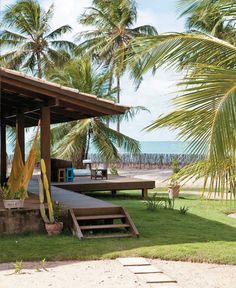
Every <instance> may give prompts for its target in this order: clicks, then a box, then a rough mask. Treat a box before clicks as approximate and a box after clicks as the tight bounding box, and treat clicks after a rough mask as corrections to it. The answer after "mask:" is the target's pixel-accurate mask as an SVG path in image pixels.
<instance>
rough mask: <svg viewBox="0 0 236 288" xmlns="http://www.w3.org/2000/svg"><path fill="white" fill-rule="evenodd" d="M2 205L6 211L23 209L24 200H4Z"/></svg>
mask: <svg viewBox="0 0 236 288" xmlns="http://www.w3.org/2000/svg"><path fill="white" fill-rule="evenodd" d="M3 205H4V207H5V208H6V209H14V208H18V209H19V208H23V207H24V200H22V199H11V200H8V199H4V200H3Z"/></svg>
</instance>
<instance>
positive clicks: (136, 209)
mask: <svg viewBox="0 0 236 288" xmlns="http://www.w3.org/2000/svg"><path fill="white" fill-rule="evenodd" d="M130 194H131V193H130ZM134 194H136V193H134ZM97 195H100V198H102V199H104V200H106V201H111V202H113V203H115V204H118V205H122V206H124V207H126V208H127V209H128V211H129V213H130V215H131V217H132V218H133V220H134V222H135V224H136V226H137V228H138V230H139V233H140V237H139V238H138V239H134V238H122V239H97V240H82V241H80V240H78V239H77V238H75V237H72V236H71V234H70V233H69V232H67V233H66V232H65V233H64V234H63V235H60V236H56V237H48V236H47V235H45V234H28V235H17V236H1V237H0V261H1V262H9V261H16V260H23V261H26V260H40V259H43V258H46V259H47V260H69V259H80V260H89V259H102V258H115V257H119V256H128V255H129V256H131V255H133V256H134V255H135V256H137V255H138V256H144V257H151V258H161V259H172V260H184V261H185V260H186V261H187V260H188V261H196V262H212V263H228V264H236V220H235V219H232V218H229V217H227V216H226V215H225V213H223V211H224V212H225V211H234V210H235V211H236V208H235V207H229V206H225V204H222V203H221V202H219V201H203V200H200V199H198V198H197V197H196V196H191V195H187V196H184V198H181V199H178V200H176V201H175V210H165V209H159V210H157V211H155V212H150V211H148V210H146V208H145V206H144V203H143V201H142V200H141V199H139V198H138V197H137V196H132V197H131V196H130V197H127V196H126V193H125V194H123V193H121V194H118V196H117V197H116V198H111V196H110V195H109V194H106V193H103V194H102V196H101V194H97ZM97 195H96V197H97ZM137 195H140V193H137ZM180 206H187V207H189V212H188V214H187V215H180V214H179V212H178V209H179V207H180Z"/></svg>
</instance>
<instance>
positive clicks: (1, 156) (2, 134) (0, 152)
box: [0, 119, 7, 184]
mask: <svg viewBox="0 0 236 288" xmlns="http://www.w3.org/2000/svg"><path fill="white" fill-rule="evenodd" d="M0 130H1V131H0V138H1V139H0V140H1V141H0V146H1V147H0V161H1V164H0V166H1V169H0V174H1V175H0V176H1V177H0V178H1V184H3V183H4V182H5V181H6V175H7V151H6V125H5V123H4V121H3V119H1V122H0Z"/></svg>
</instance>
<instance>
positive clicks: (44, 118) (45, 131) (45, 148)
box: [40, 106, 51, 190]
mask: <svg viewBox="0 0 236 288" xmlns="http://www.w3.org/2000/svg"><path fill="white" fill-rule="evenodd" d="M50 136H51V135H50V107H49V106H43V107H41V135H40V139H41V158H42V159H44V161H45V165H46V169H47V178H48V183H49V187H50V190H51V153H50V145H51V143H50Z"/></svg>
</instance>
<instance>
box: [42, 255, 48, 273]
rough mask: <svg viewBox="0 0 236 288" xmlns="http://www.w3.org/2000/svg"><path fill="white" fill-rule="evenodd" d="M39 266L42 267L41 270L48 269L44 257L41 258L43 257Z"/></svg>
mask: <svg viewBox="0 0 236 288" xmlns="http://www.w3.org/2000/svg"><path fill="white" fill-rule="evenodd" d="M41 266H42V269H43V270H45V271H48V270H47V268H46V258H43V259H42V261H41Z"/></svg>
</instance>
